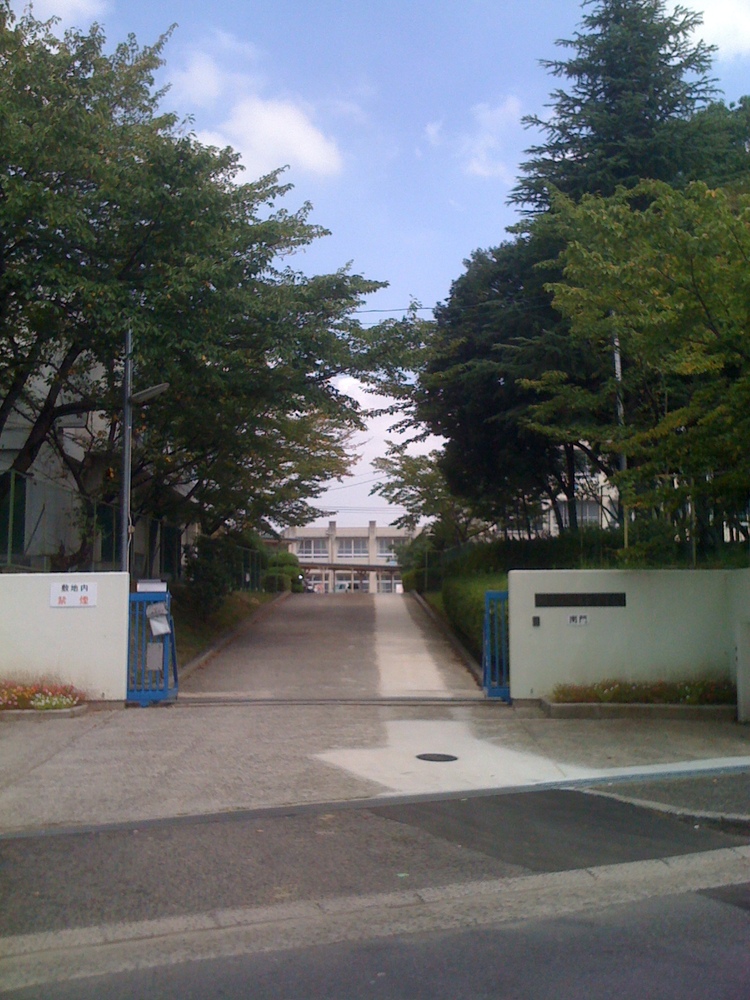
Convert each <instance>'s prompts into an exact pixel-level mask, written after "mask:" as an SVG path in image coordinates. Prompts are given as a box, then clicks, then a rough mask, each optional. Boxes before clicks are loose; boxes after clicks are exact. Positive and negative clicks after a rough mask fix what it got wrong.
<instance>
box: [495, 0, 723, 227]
mask: <svg viewBox="0 0 750 1000" xmlns="http://www.w3.org/2000/svg"><path fill="white" fill-rule="evenodd" d="M584 8H588V10H587V11H586V12H585V13H584V15H583V17H582V19H581V30H580V31H577V32H576V33H575V35H574V36H573V38H572V39H562V40H560V41H558V43H557V44H558V45H560V46H562V47H564V48H567V49H569V50H572V51H571V55H570V57H569V58H567V59H547V60H543V61H542V65H543V66H545V67H546V68H547V69H548V70H549V72H550V73H551V74H552V76H555V77H558V78H561V79H562V80H563V81H565V82H566V83H567V84H568V89H565V88H564V87H559V88H557V89H555V90H554V91H553V92H552V95H551V98H552V100H551V104H550V107H551V109H552V114H551V115H550V117H549V118H548V119H547V120H546V121H545V120H543V119H542V118H540V117H538V116H537V115H528V116H527V117H526V118H525V119H524V124H526V125H527V126H531V127H534V128H537V129H540V130H541V131H542V133H543V135H544V142H543V143H541V144H540V145H538V146H533V147H532V148H531V149H529V150H528V151H527V152H528V153H529V154H530V159H529V160H528V161H527V162H526V163H524V164H523V165H522V167H521V169H522V173H523V176H522V178H521V180H520V181H519V182H518V185H517V186H516V188H515V191H514V192H513V196H512V200H514V201H515V202H517V203H519V204H525V205H529V206H531V207H532V208H533V209H535V210H538V209H540V208H541V209H545V208H547V207H548V206H549V195H550V192H551V190H554V189H557V190H559V191H563V192H565V194H567V195H569V196H570V197H571V198H573V199H575V200H577V199H579V198H580V197H581V196H582V195H583V194H585V193H587V192H592V193H597V194H603V195H609V194H612V193H613V192H614V190H615V188H616V187H617V186H618V185H620V184H624V185H626V186H629V187H632V186H633V185H634V184H637V182H638V181H639V180H640V179H641V178H642V177H651V178H654V179H660V180H665V181H674V180H677V179H679V178H680V177H681V176H684V174H685V171H686V168H688V169H689V168H690V166H692V164H693V162H694V159H695V151H694V147H695V145H696V143H705V145H706V147H707V148H708V149H709V150H710V139H711V135H708V136H707V135H706V131H707V130H706V128H705V125H706V124H707V123H705V122H704V129H703V131H702V133H701V134H696V132H695V130H692V129H690V128H689V127H688V124H687V123H689V122H690V119H691V118H692V116H693V115H695V114H696V112H697V111H699V110H700V109H701V108H702V107H704V106H705V105H706V104H707V103H708V101H709V100H710V99H711V97H712V96H713V95H714V94H715V92H716V88H715V86H714V82H713V81H712V80H711V79H709V77H708V75H707V74H708V71H709V70H710V67H711V60H712V55H713V52H714V49H713V48H712V47H711V46H708V45H706V44H705V42H703V41H700V40H698V41H696V40H695V32H696V30H698V31H699V29H700V25H701V23H702V21H703V18H702V16H701V15H700V14H698V13H694V12H692V11H688V10H686V9H685V8H684V7H678V8H677V9H676V10H674V11H673V12H671V13H669V12H668V7H667V4H666V2H665V0H596V2H588V3H585V4H584ZM712 131H713V130H711V132H712ZM707 140H708V141H707Z"/></svg>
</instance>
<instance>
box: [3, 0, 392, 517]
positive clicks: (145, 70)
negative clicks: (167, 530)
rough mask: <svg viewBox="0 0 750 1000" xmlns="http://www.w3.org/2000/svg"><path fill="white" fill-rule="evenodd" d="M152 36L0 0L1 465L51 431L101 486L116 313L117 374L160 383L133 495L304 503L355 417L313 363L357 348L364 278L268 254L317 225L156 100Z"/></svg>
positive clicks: (244, 512) (112, 476)
mask: <svg viewBox="0 0 750 1000" xmlns="http://www.w3.org/2000/svg"><path fill="white" fill-rule="evenodd" d="M167 38H168V35H165V36H163V37H162V38H161V39H159V41H158V42H157V44H156V45H154V46H152V47H147V48H143V49H141V48H139V47H138V46H137V44H136V42H135V40H134V39H132V38H130V39H129V40H128V42H127V43H123V44H121V45H119V46H117V48H116V49H115V51H114V53H113V54H112V55H107V54H106V53H105V50H104V45H105V39H104V35H103V33H102V31H101V29H100V28H99V27H97V26H94V27H93V28H92V29H91V30H90V31H89V32H88V33H85V34H84V33H81V32H78V31H68V32H67V33H66V34H65V36H64V38H63V39H62V40H60V39H57V38H55V37H54V36H53V35H52V34H51V27H50V25H49V24H43V23H40V22H38V21H36V20H35V19H34V18H33V17H32V16H31V15H30V14H27V15H25V16H24V17H22V18H21V19H19V20H16V19H15V18H14V15H13V14H12V13H11V11H10V7H9V3H8V0H0V158H2V164H3V170H2V179H1V180H0V394H1V395H2V403H1V404H0V434H2V433H3V431H4V430H5V428H6V427H7V426H8V421H9V420H13V421H15V424H16V428H17V430H18V428H19V422H20V428H21V429H22V430H23V440H22V442H21V443H20V446H19V448H18V450H17V452H16V454H15V458H14V461H13V468H14V469H15V470H17V471H19V472H27V471H28V470H30V469H31V468H32V467H33V466H34V463H35V462H36V460H37V458H38V456H39V454H40V451H41V449H42V448H43V447H44V446H46V445H49V446H50V447H52V448H53V449H56V450H57V452H58V454H59V456H60V458H61V460H62V461H64V462H65V463H66V464H67V466H68V468H69V471H70V473H71V474H72V475H73V476H74V477H75V479H76V481H77V483H78V485H79V488H80V489H81V491H82V492H83V493H84V494H86V495H89V496H99V497H103V498H104V499H111V498H113V497H114V496H116V494H117V472H116V470H117V469H118V467H119V458H118V452H119V450H120V440H121V421H120V420H119V411H120V406H121V398H122V372H123V352H124V339H125V330H126V329H127V328H128V327H130V329H131V330H132V333H133V341H134V360H135V369H136V386H135V388H136V389H137V388H140V387H141V386H142V385H143V384H144V383H145V384H148V383H149V382H150V381H154V377H155V376H156V380H158V381H162V380H164V381H169V383H170V391H169V393H168V394H166V395H164V396H162V397H161V398H160V399H159V400H158V401H156V402H154V403H153V404H152V405H151V406H150V408H149V413H148V417H147V419H144V420H143V422H142V426H140V425H139V426H137V427H136V431H137V434H136V442H137V448H136V455H135V459H134V485H135V493H136V497H137V498H139V500H140V503H141V504H144V505H146V506H148V507H149V509H150V511H151V512H152V513H159V514H161V513H167V512H168V513H175V514H176V513H178V509H179V508H181V510H179V513H180V514H181V515H183V516H184V515H185V510H186V508H189V510H190V511H192V512H195V511H196V510H198V511H200V514H201V520H202V522H203V525H204V528H206V529H207V530H212V529H214V528H216V527H217V526H218V525H220V524H222V523H224V522H226V521H233V522H237V523H243V522H245V521H249V522H252V521H254V520H256V519H257V518H259V517H261V516H267V517H270V518H274V519H276V520H277V521H279V522H281V523H291V522H296V521H299V520H304V519H306V518H307V517H308V516H309V512H310V508H309V506H308V503H307V501H308V500H309V499H310V498H311V497H314V496H315V495H317V493H319V492H320V491H321V490H322V484H323V483H324V481H325V480H327V479H329V478H330V477H331V476H337V475H341V474H342V473H343V472H344V471H345V469H346V467H347V463H348V457H347V454H346V440H347V435H348V433H349V431H350V430H351V429H352V428H354V427H357V426H359V423H360V419H361V418H360V415H359V413H358V409H357V405H356V403H355V402H354V401H353V400H352V399H351V398H349V397H347V396H346V395H344V394H342V393H340V392H338V391H337V390H336V388H335V385H334V383H333V381H332V380H333V378H334V377H335V376H336V375H340V374H344V373H348V374H352V373H353V374H356V373H358V372H359V371H360V370H361V369H362V368H363V367H366V366H367V365H368V364H369V361H368V352H369V350H370V346H369V343H368V338H367V336H366V335H365V333H364V332H363V331H362V330H361V329H360V328H359V325H358V324H357V323H356V321H355V320H354V319H353V316H352V313H353V311H354V309H355V308H356V306H357V305H358V304H359V303H360V302H361V300H362V297H363V296H364V295H366V294H367V293H368V292H370V291H373V290H374V289H376V288H378V287H381V286H380V285H379V284H378V283H375V282H372V281H368V280H366V279H364V278H362V277H361V276H358V275H354V274H350V273H349V272H348V271H346V270H342V271H340V272H337V273H335V274H331V275H321V276H317V277H313V278H306V277H304V276H302V275H300V274H297V273H295V272H294V271H293V270H292V269H291V268H290V267H289V266H288V265H287V264H286V259H287V258H288V256H289V255H290V254H291V253H293V252H294V251H295V250H296V249H298V248H299V247H302V246H305V245H306V244H308V243H310V242H311V241H312V240H314V239H316V238H317V237H319V236H320V235H322V234H323V232H324V230H322V229H321V228H320V227H316V226H312V225H310V223H309V222H308V221H307V215H308V211H309V206H307V205H306V206H303V207H302V208H301V209H300V210H299V211H297V212H293V213H290V212H288V211H286V210H284V209H282V208H279V207H277V202H278V201H279V200H280V199H281V198H282V197H283V196H284V195H285V194H287V192H288V190H289V188H288V186H285V185H283V184H282V183H281V178H280V173H279V172H275V173H272V174H270V175H268V176H267V177H264V178H261V179H260V180H257V181H254V182H251V183H245V184H243V183H240V182H239V172H240V164H239V158H238V155H237V154H236V153H234V152H233V151H232V150H230V149H224V150H218V149H213V148H206V147H204V146H202V145H200V144H199V143H198V142H197V141H196V140H195V138H194V137H193V136H192V135H190V134H189V133H187V132H186V131H185V129H184V128H183V126H182V125H181V124H180V123H179V122H178V121H177V120H176V118H175V117H174V116H173V115H169V114H165V113H163V112H161V111H160V105H161V102H162V100H163V97H164V95H163V93H161V92H159V91H156V90H155V89H154V86H153V74H154V72H155V70H156V69H157V68H158V67H159V65H160V64H161V62H162V52H163V48H164V46H165V44H166V41H167ZM71 414H78V415H82V416H84V417H86V419H87V420H88V424H87V432H86V433H84V432H80V433H79V434H78V442H77V444H78V445H79V447H83V449H84V450H83V453H82V452H81V451H73V450H72V449H71V448H70V447H69V443H70V442H69V432H66V431H65V430H64V429H61V426H60V421H61V418H63V417H69V416H70V415H71Z"/></svg>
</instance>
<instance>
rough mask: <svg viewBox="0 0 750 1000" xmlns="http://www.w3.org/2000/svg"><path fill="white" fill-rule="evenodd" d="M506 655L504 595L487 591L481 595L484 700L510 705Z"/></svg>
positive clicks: (506, 637)
mask: <svg viewBox="0 0 750 1000" xmlns="http://www.w3.org/2000/svg"><path fill="white" fill-rule="evenodd" d="M509 659H510V657H509V653H508V591H507V590H488V591H487V593H486V594H485V595H484V642H483V648H482V671H483V677H484V680H483V687H484V693H485V694H486V695H487V697H488V698H502V700H503V701H507V702H510V663H509Z"/></svg>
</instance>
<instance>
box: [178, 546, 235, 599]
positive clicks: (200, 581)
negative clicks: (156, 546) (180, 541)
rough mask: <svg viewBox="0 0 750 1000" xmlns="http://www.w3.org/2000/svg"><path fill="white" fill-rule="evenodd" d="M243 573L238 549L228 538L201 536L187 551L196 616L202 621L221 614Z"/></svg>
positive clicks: (187, 567)
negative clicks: (222, 607)
mask: <svg viewBox="0 0 750 1000" xmlns="http://www.w3.org/2000/svg"><path fill="white" fill-rule="evenodd" d="M241 570H242V563H241V555H240V552H239V549H238V548H237V546H236V545H235V544H234V542H232V541H231V539H228V538H225V537H219V538H210V537H209V536H207V535H200V536H199V537H198V538H197V539H196V541H195V544H193V545H191V546H187V547H186V549H185V575H186V577H187V579H188V582H189V590H190V598H191V600H192V603H193V606H194V608H195V611H196V613H197V614H198V615H199V616H200V617H201V618H203V619H206V618H208V617H209V616H210V615H212V614H214V613H215V612H216V611H218V610H219V608H220V607H221V605H222V603H223V602H224V600H225V598H226V597H227V596H228V594H230V593H231V591H232V590H233V589H234V586H235V583H236V581H237V578H238V576H239V574H240V573H241Z"/></svg>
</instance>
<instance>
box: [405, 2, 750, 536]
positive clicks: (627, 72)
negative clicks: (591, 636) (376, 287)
mask: <svg viewBox="0 0 750 1000" xmlns="http://www.w3.org/2000/svg"><path fill="white" fill-rule="evenodd" d="M583 7H584V12H585V13H584V16H583V18H582V27H581V30H580V31H578V32H576V34H575V35H574V37H573V39H572V40H563V41H561V42H560V43H559V44H560V45H561V46H563V47H566V48H569V49H572V55H571V56H570V57H569V58H567V59H560V60H551V61H548V62H546V63H545V64H544V65H546V66H547V68H548V69H549V70H550V71H551V73H552V74H553V75H555V76H557V77H561V78H563V80H564V81H566V83H567V88H564V87H560V88H558V89H556V90H555V91H553V93H552V95H551V105H550V107H551V109H552V113H551V115H550V117H549V118H548V119H547V120H543V119H542V118H540V117H538V116H529V117H528V118H527V119H526V124H527V125H529V126H531V127H536V128H539V129H541V131H542V134H543V140H544V141H543V142H541V143H540V144H538V145H536V146H533V147H532V148H531V149H529V150H528V151H527V152H528V154H529V157H530V158H529V159H528V160H527V161H526V162H525V163H524V164H523V165H522V176H521V178H520V180H519V182H518V184H517V186H516V188H515V190H514V191H513V194H512V196H511V201H512V202H514V203H516V204H518V205H519V206H521V207H523V208H525V209H526V211H527V213H528V214H527V218H526V219H525V220H524V221H523V222H522V223H521V224H520V225H519V226H517V227H515V228H514V232H515V239H514V240H513V241H511V242H508V243H505V244H502V245H501V246H499V247H497V248H495V249H492V250H488V251H477V252H476V253H475V254H474V255H472V258H471V260H470V261H468V262H467V265H466V272H465V274H464V275H463V276H462V277H461V278H460V279H458V281H456V282H455V283H454V285H453V287H452V289H451V295H450V298H449V300H448V302H447V304H446V305H445V306H444V307H441V309H439V310H438V313H437V318H438V323H437V327H436V330H435V334H434V337H433V340H432V342H431V344H430V347H429V351H428V356H429V361H428V362H427V366H426V367H425V369H424V370H423V372H422V373H421V374H420V377H419V385H418V389H417V392H416V394H415V398H416V399H417V409H418V412H419V413H420V416H421V418H422V419H423V420H424V421H425V423H427V425H428V426H429V427H430V428H431V429H432V430H433V431H434V432H435V433H442V434H444V435H445V436H446V437H447V438H448V443H447V445H446V449H445V459H444V464H443V467H444V470H445V472H446V475H447V478H448V482H449V484H450V485H451V487H452V488H456V489H457V490H458V491H459V492H460V493H461V494H462V495H465V496H469V497H472V498H473V499H474V500H475V501H476V502H480V500H481V502H484V503H487V502H490V503H492V502H494V503H496V504H500V505H507V504H508V503H511V504H512V503H513V500H512V498H513V497H514V496H515V497H523V498H524V502H526V500H527V498H528V499H530V500H532V501H536V502H537V503H538V502H539V501H540V500H542V499H546V500H547V501H548V502H549V501H550V499H551V502H552V504H553V507H555V506H556V499H555V498H556V497H557V495H559V494H561V493H562V494H564V495H565V496H566V498H567V500H568V511H569V513H570V515H571V516H570V522H569V523H570V526H571V527H573V528H575V527H576V523H575V503H573V502H572V501H573V499H574V497H575V495H576V490H577V485H578V483H577V480H578V479H579V478H580V474H581V473H582V472H587V471H589V470H591V471H592V472H594V473H603V474H604V475H606V476H611V475H612V474H613V473H614V472H615V471H616V469H617V466H618V460H619V456H618V453H617V451H616V449H615V448H614V447H613V438H612V435H611V434H610V433H609V432H610V430H611V427H610V424H611V422H612V419H613V415H614V413H615V412H616V404H617V401H616V398H614V397H613V395H612V385H613V382H614V379H615V370H614V363H613V350H612V344H611V343H610V345H609V349H608V350H602V351H599V352H592V351H591V350H589V349H588V347H584V345H583V344H582V342H581V341H580V340H576V339H571V337H570V335H569V329H568V320H567V318H566V317H563V316H561V315H560V313H559V312H558V311H557V310H556V309H555V308H554V307H553V304H552V300H551V296H550V293H549V291H548V290H547V289H546V288H545V284H547V283H554V282H555V281H556V280H561V274H560V272H559V270H556V267H557V265H555V263H554V262H555V261H556V259H557V258H558V255H559V254H560V253H561V252H562V251H563V250H564V247H565V241H566V238H567V237H566V233H565V231H564V228H563V227H561V226H560V225H559V222H558V220H557V219H556V217H555V215H554V213H553V212H552V211H551V207H552V205H553V202H554V198H555V192H560V191H561V192H563V193H565V194H566V195H567V196H568V197H569V198H570V199H571V200H572V201H573V202H575V201H577V200H580V198H581V197H583V196H584V195H585V194H586V193H600V194H605V195H609V194H611V193H613V192H614V191H615V190H616V188H617V187H618V185H624V186H626V187H628V186H629V187H633V186H635V185H636V184H637V183H638V182H639V180H640V178H644V177H646V178H657V179H659V178H661V179H664V180H668V181H670V182H672V183H674V184H675V185H681V186H684V185H685V184H686V183H687V182H688V181H689V180H690V179H691V178H693V177H701V176H706V177H708V178H710V179H711V180H712V181H721V182H722V183H724V182H728V181H732V182H733V183H735V184H736V185H738V186H740V187H741V185H742V182H743V180H744V181H746V180H747V178H748V176H749V173H748V168H749V166H750V160H748V148H750V147H748V144H747V140H748V137H750V129H749V128H748V107H747V102H746V101H742V102H740V104H739V106H738V107H736V108H726V107H724V106H723V105H720V104H717V103H715V102H714V103H712V98H713V96H714V88H713V83H712V81H711V80H710V79H709V77H708V75H707V73H708V70H709V68H710V60H711V53H712V49H711V48H710V47H709V46H706V45H705V44H704V43H702V42H697V43H696V42H694V41H693V37H692V36H693V33H694V31H695V30H696V29H697V28H698V27H699V25H700V23H701V18H700V15H697V14H694V13H691V12H688V11H686V10H685V9H684V8H680V7H677V8H676V9H675V10H674V12H673V13H671V14H669V13H668V12H667V6H666V4H665V3H664V2H663V0H587V2H585V3H584V4H583ZM605 428H606V433H604V429H605ZM598 429H599V430H598ZM556 512H557V514H558V524H559V525H562V518H561V516H560V512H559V511H556Z"/></svg>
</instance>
